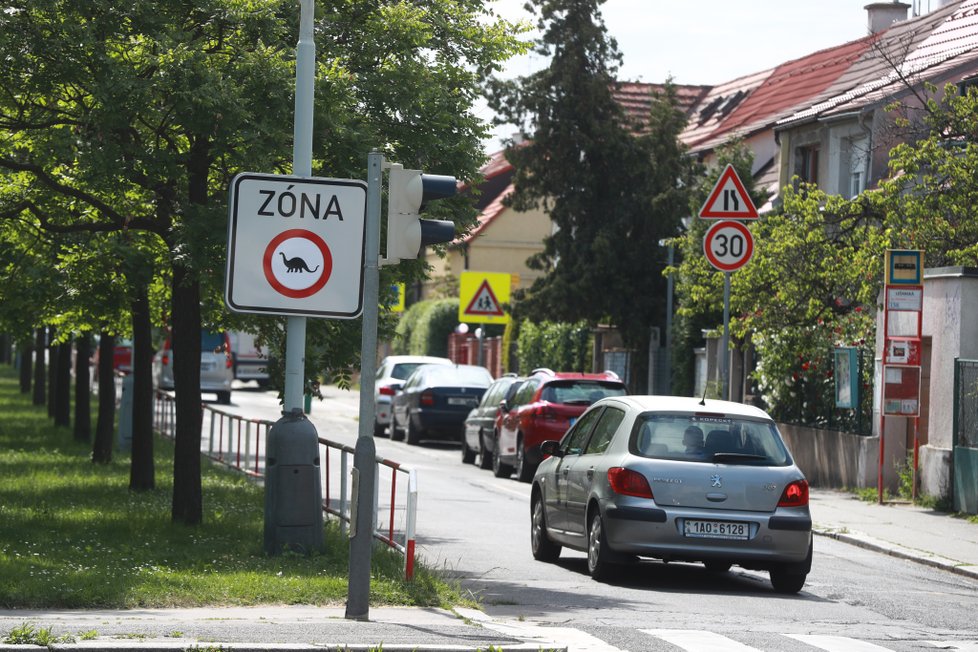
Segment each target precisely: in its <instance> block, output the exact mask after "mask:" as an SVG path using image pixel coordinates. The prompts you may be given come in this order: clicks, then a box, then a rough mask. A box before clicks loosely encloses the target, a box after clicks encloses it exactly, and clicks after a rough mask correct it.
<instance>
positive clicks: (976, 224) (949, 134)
mask: <svg viewBox="0 0 978 652" xmlns="http://www.w3.org/2000/svg"><path fill="white" fill-rule="evenodd" d="M928 89H929V90H930V91H931V92H934V91H936V89H934V88H933V87H932V86H930V87H928ZM891 108H892V109H894V110H896V109H898V108H900V107H898V106H897V105H893V106H892V107H891ZM976 112H978V93H976V91H975V89H973V88H970V89H969V90H968V92H967V94H965V95H963V96H962V95H960V94H959V93H958V92H957V88H956V87H955V86H954V85H950V84H949V85H948V86H947V87H945V88H944V89H943V93H942V94H940V96H939V97H935V96H930V97H928V98H927V99H926V101H925V102H924V105H923V107H922V110H920V111H918V113H919V120H920V122H921V123H922V125H923V127H924V129H925V131H924V136H923V137H922V138H920V139H919V140H913V141H910V142H905V143H902V144H899V145H897V146H896V147H894V148H893V149H892V150H891V152H890V170H891V176H890V179H888V180H887V181H885V182H883V183H881V184H880V190H881V192H882V194H883V195H884V197H883V199H882V202H883V210H885V211H886V224H885V226H886V232H885V233H886V235H887V240H886V244H887V245H888V246H891V247H893V248H910V249H922V250H924V252H925V255H926V263H927V266H929V267H944V266H950V265H961V266H974V265H976V264H978V208H976V202H975V198H976V197H978V179H976V178H975V174H974V170H975V169H976V165H978V123H976V121H975V114H976ZM897 115H898V116H899V117H898V118H897V121H896V123H897V126H898V127H905V128H908V129H909V128H910V122H911V120H910V118H909V117H907V115H906V114H905V113H898V114H897Z"/></svg>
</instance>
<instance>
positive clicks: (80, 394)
mask: <svg viewBox="0 0 978 652" xmlns="http://www.w3.org/2000/svg"><path fill="white" fill-rule="evenodd" d="M91 358H92V335H91V333H89V332H88V331H85V332H83V333H82V334H81V335H79V336H78V338H77V339H76V340H75V430H74V433H75V440H76V441H83V442H85V443H86V444H87V443H88V442H90V441H92V376H91V373H92V369H91V364H92V360H91Z"/></svg>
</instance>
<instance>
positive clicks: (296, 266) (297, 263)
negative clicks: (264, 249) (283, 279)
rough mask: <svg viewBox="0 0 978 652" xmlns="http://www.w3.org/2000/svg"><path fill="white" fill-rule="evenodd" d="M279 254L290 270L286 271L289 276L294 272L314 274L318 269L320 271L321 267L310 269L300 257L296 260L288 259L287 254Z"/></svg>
mask: <svg viewBox="0 0 978 652" xmlns="http://www.w3.org/2000/svg"><path fill="white" fill-rule="evenodd" d="M278 253H279V255H280V256H281V257H282V260H283V261H284V262H285V266H286V267H287V268H288V269H287V270H286V273H288V274H291V273H292V272H309V273H310V274H311V273H312V272H315V271H316V269H319V265H316V269H309V265H307V264H306V261H304V260H302V259H301V258H299V257H298V256H296V257H295V258H286V257H285V254H284V253H282V252H281V251H280V252H278Z"/></svg>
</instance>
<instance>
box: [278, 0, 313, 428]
mask: <svg viewBox="0 0 978 652" xmlns="http://www.w3.org/2000/svg"><path fill="white" fill-rule="evenodd" d="M299 5H300V6H299V42H298V44H297V45H296V61H295V126H294V131H293V142H292V174H294V175H296V176H300V177H310V176H312V109H313V94H314V87H315V83H314V82H315V74H316V42H315V35H314V32H313V16H314V10H315V2H314V0H299ZM305 362H306V318H305V317H289V318H288V320H287V323H286V331H285V396H284V405H283V408H284V411H285V413H286V414H288V413H289V412H291V411H292V410H294V409H298V410H302V395H303V389H304V384H305Z"/></svg>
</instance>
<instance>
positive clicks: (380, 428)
mask: <svg viewBox="0 0 978 652" xmlns="http://www.w3.org/2000/svg"><path fill="white" fill-rule="evenodd" d="M393 429H394V426H393V425H391V430H393ZM386 436H387V426H385V425H384V424H382V423H377V422H376V421H374V437H386Z"/></svg>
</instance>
